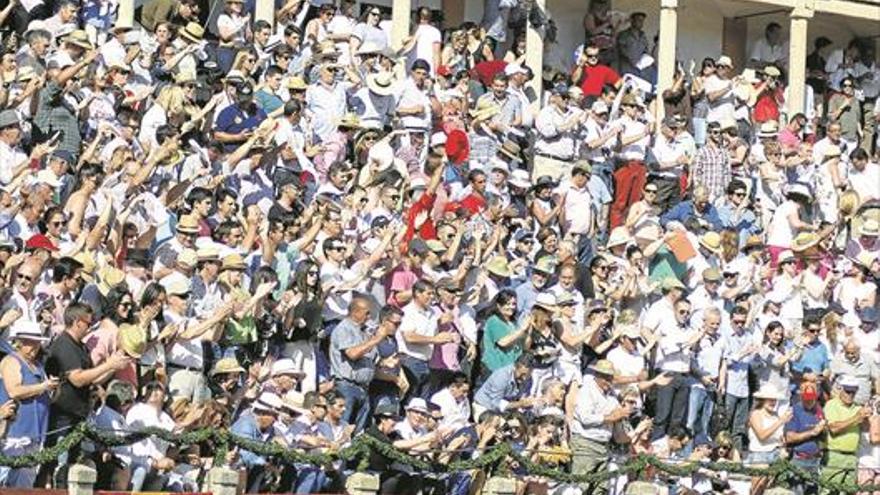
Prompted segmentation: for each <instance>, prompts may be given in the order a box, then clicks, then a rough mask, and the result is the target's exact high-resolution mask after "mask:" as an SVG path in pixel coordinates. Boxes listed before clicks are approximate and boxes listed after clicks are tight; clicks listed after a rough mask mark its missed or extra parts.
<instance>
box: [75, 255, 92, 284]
mask: <svg viewBox="0 0 880 495" xmlns="http://www.w3.org/2000/svg"><path fill="white" fill-rule="evenodd" d="M73 259H75V260H76V261H79V263H80V264H81V265H82V268H81V269H80V272H79V275H80V276H81V277H82V278H83V280H85V281H86V282H91V281H93V280H94V279H95V270H96V269H97V268H98V264H97V263H96V262H95V257H94V255H91V254H89V253H87V252H85V251H81V252H79V253H77V254H76V256H74V257H73Z"/></svg>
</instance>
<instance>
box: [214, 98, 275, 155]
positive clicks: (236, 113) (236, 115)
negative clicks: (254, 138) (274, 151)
mask: <svg viewBox="0 0 880 495" xmlns="http://www.w3.org/2000/svg"><path fill="white" fill-rule="evenodd" d="M264 120H266V112H264V111H263V110H262V109H260V108H259V107H257V109H256V110H255V111H254V112H253V113H250V114H249V113H247V112H245V111H244V110H243V109H242V108H240V107H239V106H238V105H230V106H228V107H226V108H224V109H223V111H222V112H220V115H219V116H217V130H218V131H221V132H225V133H228V134H239V133H241V132H245V131H249V130H251V129H255V128H256V127H257V126H258V125H260V122H262V121H264ZM237 147H238V144H235V143H232V144H229V145H226V148H225V149H226V151H232V150H234V149H235V148H237Z"/></svg>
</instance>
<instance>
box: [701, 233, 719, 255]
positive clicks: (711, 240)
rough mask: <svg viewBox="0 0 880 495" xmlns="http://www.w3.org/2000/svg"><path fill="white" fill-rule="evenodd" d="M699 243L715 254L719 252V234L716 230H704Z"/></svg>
mask: <svg viewBox="0 0 880 495" xmlns="http://www.w3.org/2000/svg"><path fill="white" fill-rule="evenodd" d="M700 245H701V246H703V247H704V248H706V249H708V250H709V251H711V252H713V253H715V254H721V235H720V234H719V233H718V232H711V231H710V232H706V233H705V234H703V235H701V236H700Z"/></svg>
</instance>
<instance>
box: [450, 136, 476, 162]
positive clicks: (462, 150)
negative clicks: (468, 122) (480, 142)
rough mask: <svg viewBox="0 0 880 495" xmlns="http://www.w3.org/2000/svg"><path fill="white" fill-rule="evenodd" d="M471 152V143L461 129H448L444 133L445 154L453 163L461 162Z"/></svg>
mask: <svg viewBox="0 0 880 495" xmlns="http://www.w3.org/2000/svg"><path fill="white" fill-rule="evenodd" d="M470 154H471V144H470V141H469V140H468V136H467V134H465V133H464V131H462V130H461V129H455V130H453V131H450V132H449V133H448V134H447V135H446V156H447V157H448V158H449V161H451V162H452V163H455V164H459V163H462V162H464V161H466V160H467V159H468V157H469V156H470Z"/></svg>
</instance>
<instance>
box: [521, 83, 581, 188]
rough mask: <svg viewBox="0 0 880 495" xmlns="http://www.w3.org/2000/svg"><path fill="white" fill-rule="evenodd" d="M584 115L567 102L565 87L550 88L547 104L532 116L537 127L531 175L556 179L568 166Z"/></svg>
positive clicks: (567, 95)
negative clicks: (534, 117)
mask: <svg viewBox="0 0 880 495" xmlns="http://www.w3.org/2000/svg"><path fill="white" fill-rule="evenodd" d="M583 119H584V113H583V112H582V111H580V110H575V109H573V108H571V106H570V105H569V93H568V87H567V86H564V85H559V86H556V87H555V88H553V90H552V93H551V96H550V102H549V104H548V105H547V106H546V107H544V108H542V109H541V112H540V113H538V117H537V118H536V119H535V129H536V130H537V131H538V136H537V141H536V142H535V166H534V170H533V171H532V176H533V177H540V176H542V175H549V176H551V177H553V178H554V179H558V178H559V177H560V176H562V175H564V174H565V173H566V172H567V171H568V169H569V168H570V166H571V165H570V162H571V160H572V158H574V152H575V137H576V136H577V131H578V128H579V127H580V125H581V123H582V121H583Z"/></svg>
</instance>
